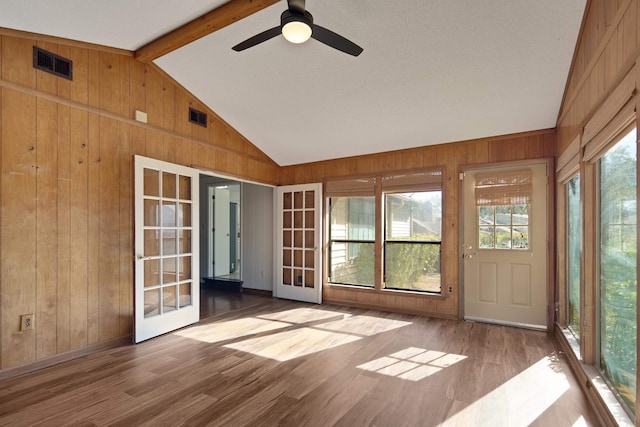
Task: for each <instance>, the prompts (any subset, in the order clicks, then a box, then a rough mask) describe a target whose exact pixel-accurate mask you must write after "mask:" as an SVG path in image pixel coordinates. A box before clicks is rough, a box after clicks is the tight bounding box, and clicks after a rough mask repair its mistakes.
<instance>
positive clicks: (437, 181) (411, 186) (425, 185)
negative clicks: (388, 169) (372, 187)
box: [382, 169, 442, 193]
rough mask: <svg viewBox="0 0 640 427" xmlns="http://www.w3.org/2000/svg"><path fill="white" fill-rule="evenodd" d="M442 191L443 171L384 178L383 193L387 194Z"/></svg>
mask: <svg viewBox="0 0 640 427" xmlns="http://www.w3.org/2000/svg"><path fill="white" fill-rule="evenodd" d="M440 189H442V170H440V169H427V170H420V171H414V172H408V173H397V174H389V175H384V176H383V177H382V191H384V192H387V193H391V192H401V191H416V190H422V191H429V190H440Z"/></svg>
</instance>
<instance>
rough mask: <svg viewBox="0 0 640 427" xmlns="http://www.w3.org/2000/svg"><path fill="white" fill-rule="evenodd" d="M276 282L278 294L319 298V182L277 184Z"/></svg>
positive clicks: (302, 297) (292, 297) (318, 301)
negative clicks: (278, 185)
mask: <svg viewBox="0 0 640 427" xmlns="http://www.w3.org/2000/svg"><path fill="white" fill-rule="evenodd" d="M275 206H276V207H275V210H276V212H275V216H276V248H277V249H276V285H275V287H274V292H273V293H274V296H275V297H278V298H285V299H292V300H297V301H306V302H313V303H317V304H320V303H321V302H322V248H321V242H322V240H321V239H322V184H304V185H290V186H284V187H278V188H277V191H276V201H275Z"/></svg>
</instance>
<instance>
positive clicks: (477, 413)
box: [441, 357, 580, 427]
mask: <svg viewBox="0 0 640 427" xmlns="http://www.w3.org/2000/svg"><path fill="white" fill-rule="evenodd" d="M469 386H470V387H472V386H473V384H472V383H470V384H469ZM569 387H570V385H569V381H568V380H567V378H566V376H565V374H564V373H563V372H562V371H561V370H560V368H559V366H558V363H557V362H556V361H554V360H552V359H551V358H549V357H544V358H543V359H540V360H539V361H538V362H537V363H536V364H534V365H532V366H530V367H529V368H528V369H526V370H524V371H522V372H521V373H520V374H518V375H516V376H515V377H513V378H511V379H510V380H509V381H507V382H505V383H504V384H502V385H500V386H499V387H498V388H496V389H494V390H493V391H491V392H490V393H488V394H486V395H484V396H483V397H482V398H480V399H479V400H476V401H475V402H473V403H471V404H469V405H468V406H466V407H465V408H464V409H462V410H461V411H459V412H457V413H456V414H455V415H453V416H452V417H450V418H449V419H447V420H446V421H445V422H444V423H442V424H441V425H442V426H447V427H449V426H459V425H468V422H469V420H474V423H475V425H477V426H491V427H498V426H509V427H512V426H528V425H530V424H531V423H532V422H534V421H535V420H536V419H537V418H538V417H539V416H540V415H542V414H543V413H544V412H545V411H546V410H547V409H548V408H549V407H550V406H551V405H552V404H553V403H554V402H555V401H556V400H558V399H559V398H560V397H561V396H562V395H563V394H564V393H565V392H566V391H567V390H569ZM578 421H579V420H578ZM576 425H580V424H576Z"/></svg>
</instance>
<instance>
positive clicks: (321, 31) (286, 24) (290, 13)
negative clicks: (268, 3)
mask: <svg viewBox="0 0 640 427" xmlns="http://www.w3.org/2000/svg"><path fill="white" fill-rule="evenodd" d="M304 2H305V0H287V3H288V4H289V8H288V9H287V10H285V11H284V12H283V13H282V15H281V16H280V25H279V26H277V27H273V28H270V29H268V30H266V31H263V32H261V33H260V34H256V35H255V36H253V37H250V38H248V39H247V40H245V41H243V42H242V43H239V44H237V45H235V46H234V47H233V48H232V49H233V50H235V51H236V52H240V51H242V50H245V49H248V48H250V47H253V46H255V45H257V44H260V43H262V42H266V41H267V40H269V39H272V38H274V37H275V36H277V35H279V34H282V35H283V36H284V38H285V39H287V40H288V41H290V42H291V43H295V44H299V43H304V42H306V41H307V40H309V38H310V37H311V38H314V39H316V40H318V41H319V42H321V43H324V44H326V45H327V46H330V47H332V48H334V49H338V50H340V51H342V52H344V53H348V54H349V55H353V56H358V55H360V54H361V53H362V48H361V47H360V46H358V45H357V44H355V43H353V42H352V41H350V40H347V39H345V38H344V37H342V36H341V35H339V34H336V33H334V32H333V31H331V30H327V29H326V28H324V27H321V26H320V25H317V24H314V23H313V16H311V14H310V13H309V12H307V11H306V10H305V6H304Z"/></svg>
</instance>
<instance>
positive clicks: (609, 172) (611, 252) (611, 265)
mask: <svg viewBox="0 0 640 427" xmlns="http://www.w3.org/2000/svg"><path fill="white" fill-rule="evenodd" d="M636 169H637V149H636V132H635V130H634V131H632V132H631V133H630V134H629V135H627V136H625V138H623V139H622V140H621V141H620V142H619V143H618V144H616V145H615V146H614V147H613V148H612V149H611V150H609V151H608V152H607V153H606V154H605V155H604V156H603V157H602V158H601V159H600V263H599V264H600V331H599V332H600V335H599V336H600V360H599V367H600V369H601V370H602V371H603V373H604V374H605V375H606V377H607V378H608V379H609V381H610V382H611V384H612V385H613V387H614V388H615V389H616V391H617V392H618V394H619V395H620V397H621V398H622V400H623V401H624V403H625V404H626V405H627V407H628V409H629V410H630V411H631V412H634V413H635V401H636V397H635V396H636V359H637V352H636V350H637V348H636V340H637V318H636V311H637V307H636V301H637V300H636V294H637V238H636V236H637V234H636V228H637V216H636V213H637V211H636V198H637V195H636V193H637V189H636Z"/></svg>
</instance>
